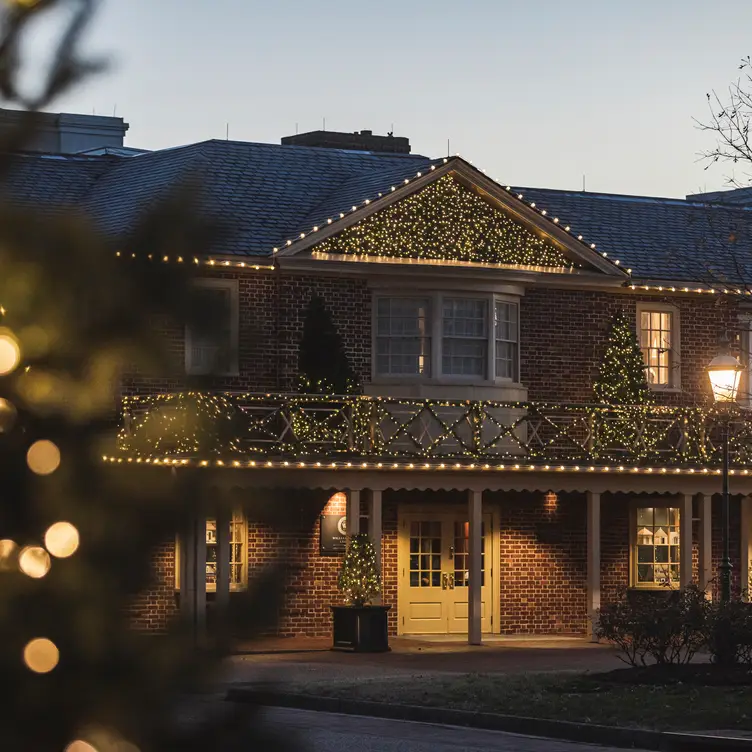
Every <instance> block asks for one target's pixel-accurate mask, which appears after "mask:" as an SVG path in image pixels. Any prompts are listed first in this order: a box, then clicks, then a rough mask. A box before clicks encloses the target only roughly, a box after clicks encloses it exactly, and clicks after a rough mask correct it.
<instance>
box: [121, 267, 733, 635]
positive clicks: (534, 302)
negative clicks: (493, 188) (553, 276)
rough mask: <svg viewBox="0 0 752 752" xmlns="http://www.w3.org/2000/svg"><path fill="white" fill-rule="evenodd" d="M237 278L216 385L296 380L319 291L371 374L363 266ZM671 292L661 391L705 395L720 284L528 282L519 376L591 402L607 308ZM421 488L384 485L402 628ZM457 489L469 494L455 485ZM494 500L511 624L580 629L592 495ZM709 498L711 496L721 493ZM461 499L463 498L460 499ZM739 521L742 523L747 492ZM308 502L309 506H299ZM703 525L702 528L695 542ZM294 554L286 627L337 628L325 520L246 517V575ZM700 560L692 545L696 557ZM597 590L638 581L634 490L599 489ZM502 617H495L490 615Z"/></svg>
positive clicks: (167, 605) (387, 572) (721, 326)
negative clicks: (674, 381) (667, 366)
mask: <svg viewBox="0 0 752 752" xmlns="http://www.w3.org/2000/svg"><path fill="white" fill-rule="evenodd" d="M209 276H214V277H217V276H220V277H229V278H236V279H237V280H238V285H239V303H240V321H239V364H240V375H239V376H237V377H231V378H223V379H214V380H213V381H211V382H210V384H209V386H210V387H211V388H216V389H229V390H242V391H251V392H266V391H269V392H274V391H294V390H295V387H296V382H297V377H298V368H297V353H298V345H299V340H300V335H301V331H302V324H303V318H304V315H305V309H306V306H307V303H308V301H309V300H310V297H311V295H313V294H317V295H320V296H321V297H322V298H323V299H324V300H325V301H326V303H327V305H328V307H329V309H330V311H331V313H332V316H333V319H334V322H335V324H336V326H337V328H338V330H339V332H340V334H341V336H342V338H343V340H344V343H345V348H346V351H347V354H348V356H349V358H350V362H351V365H352V367H353V369H354V370H355V372H356V373H357V374H358V376H359V378H360V379H361V381H362V382H364V383H367V382H368V381H370V377H371V352H372V329H371V326H372V303H371V293H370V291H369V289H368V285H367V280H366V279H364V278H363V279H358V278H354V277H348V276H337V275H334V274H322V275H317V276H313V275H311V274H293V273H289V272H283V271H279V270H276V271H273V272H271V271H264V272H258V271H248V272H245V271H243V272H241V271H237V272H235V271H233V272H229V271H228V272H224V271H222V272H220V271H216V272H209ZM655 300H659V301H660V302H662V303H670V304H671V305H673V306H675V307H676V309H677V310H678V312H679V320H680V330H681V337H680V339H681V348H680V361H681V386H682V390H681V392H679V393H668V394H663V395H662V396H661V398H660V399H661V401H665V402H667V403H670V404H698V403H705V402H706V401H707V400H708V399H709V394H708V390H707V388H706V386H705V380H706V378H707V377H706V373H705V366H706V365H707V363H708V362H709V361H710V359H711V358H712V357H713V356H714V355H715V354H716V352H717V340H718V336H719V334H720V333H721V332H723V331H724V330H726V329H727V328H729V324H730V323H731V322H733V319H734V316H735V311H734V308H733V304H732V303H731V302H730V301H729V299H726V298H720V297H718V296H711V295H707V296H698V295H694V296H692V297H688V296H681V295H662V296H659V297H652V296H647V295H643V294H640V295H636V294H632V293H630V292H626V291H624V292H618V293H613V294H610V293H607V292H583V291H574V290H551V289H539V288H529V289H527V290H526V292H525V296H524V297H523V298H522V300H521V304H520V329H521V334H520V352H521V381H522V383H523V384H524V385H525V386H526V387H527V388H528V390H529V399H531V400H546V401H552V402H553V401H562V402H591V401H592V396H591V395H592V382H593V379H594V378H595V376H596V374H597V372H598V368H599V365H600V362H601V358H602V355H603V352H604V349H605V343H606V336H607V331H608V326H609V322H610V319H611V317H612V315H613V314H614V313H615V312H616V311H617V310H618V309H620V308H622V309H625V310H627V311H628V312H629V314H630V315H634V316H635V317H636V305H637V303H638V301H655ZM160 331H161V332H162V333H163V334H164V336H165V340H166V343H167V345H166V347H167V348H168V351H169V352H170V353H171V354H172V355H173V356H174V359H175V362H176V366H177V371H178V372H179V371H180V369H181V366H182V363H183V360H184V336H183V329H182V327H181V326H179V325H177V324H167V323H163V325H162V326H161V327H160ZM184 383H185V382H184V380H183V379H182V378H181V377H179V376H176V378H175V379H174V380H172V381H169V382H167V381H164V380H161V381H154V380H151V379H149V378H148V376H146V375H144V374H140V375H139V374H132V375H131V376H130V377H129V378H128V379H127V380H126V384H125V389H126V391H128V392H154V391H161V390H165V389H175V388H180V387H181V386H182V385H183V384H184ZM425 498H426V496H425V494H421V493H419V492H410V493H408V492H399V493H398V492H385V493H384V506H383V539H382V559H383V571H384V589H383V593H384V595H383V600H384V603H386V604H389V605H391V606H392V609H391V611H390V614H389V625H390V631H391V632H392V633H396V631H397V625H398V618H399V614H398V613H397V600H398V599H397V590H398V579H399V578H398V571H397V536H398V529H397V521H398V509H399V505H400V504H413V503H415V502H419V501H421V500H425ZM452 499H453V501H454V503H456V504H458V505H464V504H465V503H466V502H465V500H464V498H463V497H462V496H461V495H459V494H458V493H455V494H454V495H453V496H452ZM343 503H344V502H343V499H342V497H340V496H337V497H335V498H334V500H333V501H332V502H331V503H330V505H329V507H328V508H327V512H331V513H343V512H344V506H343ZM484 503H485V508H486V509H487V510H488V511H498V515H499V520H500V530H499V532H498V545H499V547H500V549H499V555H500V562H501V571H500V572H499V573H498V576H497V577H496V585H495V587H497V588H498V591H497V592H498V597H499V602H500V616H501V624H500V626H499V629H500V631H501V632H502V633H510V634H515V633H519V634H521V633H583V632H585V631H586V629H587V609H586V503H585V497H584V494H574V493H573V494H559V495H558V496H557V495H545V494H541V493H519V492H509V493H494V494H487V495H486V498H485V502H484ZM717 506H718V505H717V504H714V507H717ZM458 508H459V506H458ZM734 509H735V511H734V518H733V521H732V525H733V529H734V530H738V525H739V513H738V504H737V505H736V506H735V507H734ZM304 517H305V516H304V515H302V516H301V520H303V518H304ZM696 540H697V535H696V531H695V543H696ZM734 540H735V548H734V551H733V558H734V561H735V562H736V564H735V567H736V568H735V577H736V580H735V587H736V588H737V589H738V587H739V582H738V580H739V574H738V562H739V543H738V536H734ZM713 541H714V544H713V545H714V548H713V560H714V567H715V566H716V565H717V563H718V561H719V559H720V550H719V546H720V530H719V522H718V519H717V514H716V513H715V512H714V518H713ZM174 558H175V557H174V550H173V546H172V545H165V546H164V547H163V548H161V549H160V550H159V551H158V552H157V554H156V555H155V585H154V588H153V589H152V590H151V591H149V592H148V593H147V594H145V595H144V596H142V598H140V599H139V600H138V602H137V603H135V604H134V607H133V615H134V622H135V623H136V624H137V625H138V626H140V627H144V628H148V629H161V628H164V626H165V625H166V623H167V621H168V620H169V618H170V617H171V616H172V615H173V614H174V613H175V603H176V598H175V590H174V582H175V571H174ZM280 560H281V561H285V562H287V563H288V564H290V565H291V567H292V569H291V575H290V578H289V581H288V583H287V586H286V593H285V595H286V602H285V605H284V607H283V609H282V610H281V612H280V614H279V623H278V627H277V629H278V633H279V634H280V635H299V634H306V635H328V634H330V630H331V614H330V610H329V606H330V604H333V603H337V602H340V596H339V594H338V592H337V586H336V583H337V574H338V571H339V567H340V565H341V560H340V558H339V557H327V556H321V555H320V553H319V524H318V522H316V523H315V524H314V525H313V527H312V528H311V526H310V524H308V523H306V524H305V525H304V524H302V522H301V524H300V525H297V524H296V523H295V521H292V522H291V523H290V524H289V525H286V526H285V528H284V530H279V529H277V528H275V527H273V526H271V525H268V524H261V523H251V524H249V530H248V562H249V570H250V572H251V576H252V575H253V572H254V570H255V571H258V570H259V569H261V568H263V567H264V566H265V565H267V564H270V563H272V562H274V561H280ZM695 561H696V557H695ZM601 581H602V598H603V600H604V602H605V601H608V600H610V599H613V598H615V597H616V596H617V594H618V593H619V592H620V591H621V590H623V589H624V588H626V587H627V586H628V585H629V504H628V500H627V498H626V497H624V498H620V497H611V496H609V495H604V496H603V499H602V569H601ZM495 628H496V627H495Z"/></svg>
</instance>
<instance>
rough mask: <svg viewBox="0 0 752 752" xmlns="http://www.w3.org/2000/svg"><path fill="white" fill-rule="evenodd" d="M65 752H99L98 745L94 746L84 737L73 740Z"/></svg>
mask: <svg viewBox="0 0 752 752" xmlns="http://www.w3.org/2000/svg"><path fill="white" fill-rule="evenodd" d="M65 752H99V750H98V749H97V748H96V747H92V746H91V744H89V742H85V741H83V740H82V739H76V741H75V742H71V743H70V744H69V745H68V746H67V747H66V748H65Z"/></svg>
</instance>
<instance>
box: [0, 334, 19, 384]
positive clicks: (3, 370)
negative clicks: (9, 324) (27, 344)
mask: <svg viewBox="0 0 752 752" xmlns="http://www.w3.org/2000/svg"><path fill="white" fill-rule="evenodd" d="M20 362H21V348H20V347H19V344H18V340H17V339H16V338H15V336H14V335H13V332H11V331H10V330H9V329H0V376H7V375H8V374H9V373H12V372H13V371H15V370H16V368H17V367H18V364H19V363H20Z"/></svg>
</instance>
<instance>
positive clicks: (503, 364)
mask: <svg viewBox="0 0 752 752" xmlns="http://www.w3.org/2000/svg"><path fill="white" fill-rule="evenodd" d="M494 327H495V340H496V342H495V345H496V376H497V377H499V378H503V379H516V378H517V353H518V344H517V305H516V304H515V303H504V302H502V301H497V302H496V306H495V307H494Z"/></svg>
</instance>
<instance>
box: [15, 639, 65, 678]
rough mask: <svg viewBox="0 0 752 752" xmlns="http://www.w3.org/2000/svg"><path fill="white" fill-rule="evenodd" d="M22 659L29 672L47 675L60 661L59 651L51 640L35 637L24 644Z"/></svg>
mask: <svg viewBox="0 0 752 752" xmlns="http://www.w3.org/2000/svg"><path fill="white" fill-rule="evenodd" d="M23 659H24V663H25V664H26V667H27V668H28V669H29V670H30V671H33V672H34V673H35V674H48V673H49V672H50V671H52V669H54V668H55V666H57V664H58V662H59V661H60V651H59V650H58V649H57V646H56V645H55V643H54V642H52V640H48V639H47V638H46V637H37V638H35V639H33V640H31V641H29V642H28V643H26V647H25V648H24V651H23Z"/></svg>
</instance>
